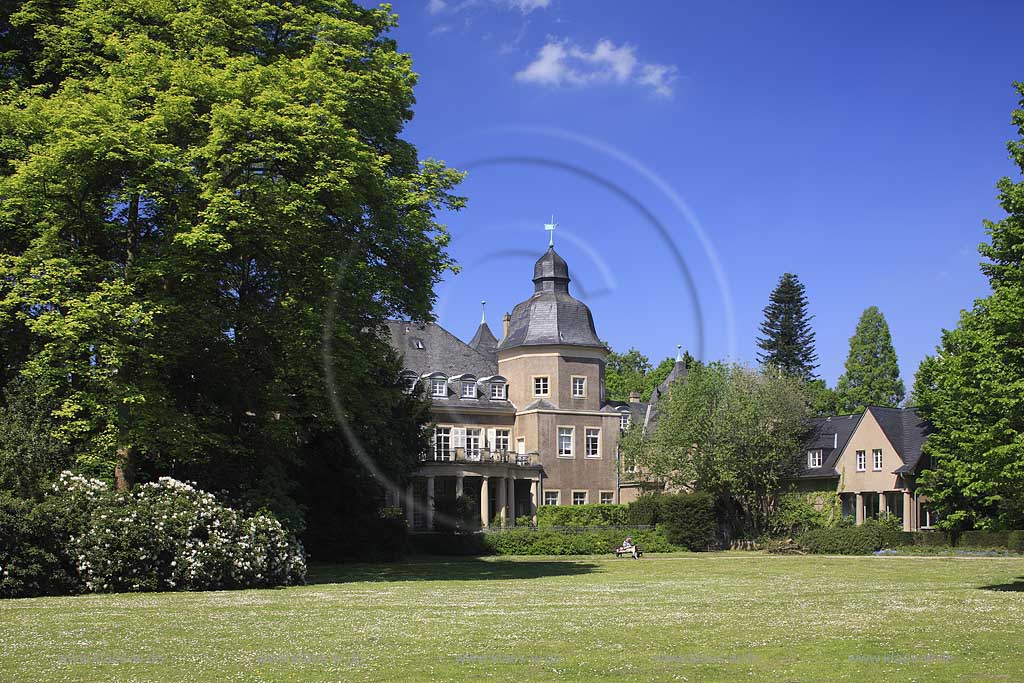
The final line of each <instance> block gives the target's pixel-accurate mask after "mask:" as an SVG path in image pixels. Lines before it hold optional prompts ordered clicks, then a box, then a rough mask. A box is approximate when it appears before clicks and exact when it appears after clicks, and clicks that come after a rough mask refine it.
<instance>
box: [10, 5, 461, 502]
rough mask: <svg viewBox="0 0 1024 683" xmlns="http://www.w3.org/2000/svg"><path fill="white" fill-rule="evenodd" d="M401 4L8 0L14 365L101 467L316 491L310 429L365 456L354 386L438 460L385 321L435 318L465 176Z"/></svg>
mask: <svg viewBox="0 0 1024 683" xmlns="http://www.w3.org/2000/svg"><path fill="white" fill-rule="evenodd" d="M394 23H395V16H394V15H392V14H391V13H390V11H389V10H388V9H387V8H386V7H384V8H380V9H364V8H362V7H359V6H358V5H356V4H355V3H353V2H349V1H348V0H296V1H295V2H291V3H280V2H274V1H271V0H253V1H251V2H240V1H238V0H226V1H224V2H213V3H211V2H205V1H202V0H178V1H176V2H173V3H168V2H160V1H158V0H138V1H137V2H131V3H126V2H114V3H111V2H103V1H101V0H57V1H54V0H18V1H15V2H12V3H7V4H5V5H4V10H3V12H0V74H2V75H3V78H4V81H3V84H2V86H0V197H2V198H3V202H2V205H0V354H2V361H3V366H2V367H0V380H2V381H3V382H4V383H5V384H6V383H9V382H10V381H13V378H14V377H15V376H19V377H21V378H22V380H24V381H26V382H32V383H33V384H32V385H33V386H36V387H42V389H41V391H42V392H43V393H44V394H45V396H44V397H43V398H44V399H45V401H43V402H44V403H47V404H49V403H52V404H53V405H55V406H56V407H55V409H54V410H53V412H52V418H53V422H54V425H55V426H54V429H53V434H54V436H55V437H56V438H57V439H59V441H60V442H61V443H62V444H63V445H64V447H67V448H71V449H73V451H74V452H75V453H76V455H77V462H78V466H79V467H80V468H82V469H87V470H91V471H92V472H94V473H98V474H103V475H107V476H114V475H116V478H117V480H118V481H119V483H120V485H122V486H130V485H131V483H132V480H133V479H134V478H136V477H147V476H152V475H154V474H156V473H163V472H169V471H170V472H175V473H177V474H179V476H180V475H185V476H192V477H194V478H196V479H199V480H200V481H201V482H202V483H203V486H204V488H210V489H214V490H216V489H218V488H221V487H223V488H225V489H228V490H229V491H232V492H234V493H236V494H237V495H239V496H241V497H243V498H244V499H247V500H249V501H250V502H251V503H252V504H253V505H260V504H267V505H270V506H272V507H275V508H277V509H281V508H286V509H287V508H289V506H291V512H292V513H296V514H297V510H298V507H297V506H296V504H295V500H296V498H295V496H294V495H293V493H294V492H293V491H292V490H291V489H290V487H289V481H290V480H291V479H293V478H294V473H295V472H296V471H301V470H302V463H303V457H304V454H306V453H308V450H309V449H310V448H314V447H316V448H318V449H320V450H319V452H320V453H321V454H322V453H323V452H324V449H326V451H327V452H329V453H333V457H336V458H346V457H351V453H350V452H349V447H348V445H346V444H347V443H348V442H347V440H345V439H342V438H341V437H340V436H339V434H340V433H339V431H338V429H339V425H338V423H337V422H336V420H335V417H336V415H335V412H333V408H338V409H339V410H340V414H341V417H343V418H347V420H348V422H349V423H350V424H352V425H354V429H355V432H356V435H357V436H358V437H359V438H361V439H362V440H363V441H364V442H365V443H366V444H369V448H368V450H369V454H370V455H371V456H372V457H375V458H377V459H378V460H379V464H380V465H381V467H382V469H383V471H385V472H389V473H394V474H395V475H396V476H401V474H403V473H405V472H408V471H409V469H410V468H411V467H412V466H413V465H412V463H413V460H414V457H415V451H416V450H417V449H419V448H421V447H422V438H421V436H422V435H421V434H420V433H419V432H420V431H421V430H418V425H419V424H420V421H421V420H422V415H421V414H417V413H416V411H415V410H414V409H412V408H410V410H403V409H402V407H403V406H405V405H407V404H408V403H409V402H412V401H415V400H416V399H415V398H414V397H408V396H406V395H405V394H404V393H403V392H402V391H401V388H400V387H399V386H398V385H397V382H396V381H395V378H396V376H397V370H398V368H397V366H396V363H395V360H394V358H393V355H392V353H391V351H390V348H389V345H388V343H387V340H386V338H385V337H384V335H385V334H386V332H385V328H384V326H383V321H384V320H385V319H386V318H387V317H390V316H408V317H414V318H421V319H422V318H429V317H430V313H431V308H432V305H433V300H434V294H433V285H434V284H435V283H436V282H437V281H438V279H439V277H440V275H441V273H442V272H443V271H444V270H445V269H447V268H449V267H451V265H452V264H451V262H450V260H449V258H448V256H447V255H446V254H445V251H444V246H445V245H446V243H447V233H446V231H445V230H444V227H443V225H441V224H439V223H438V222H437V221H436V214H437V212H438V211H439V210H441V209H444V208H452V209H455V208H458V207H460V206H461V204H462V200H461V199H460V198H458V197H455V196H453V195H452V194H450V191H451V190H452V188H453V187H454V186H455V185H456V184H457V182H458V180H459V178H460V175H459V174H458V173H456V172H454V171H452V170H450V169H447V168H445V167H444V166H443V165H442V164H440V163H435V162H431V161H425V162H421V161H420V160H419V159H418V156H417V151H416V149H415V148H414V147H413V146H412V145H410V144H409V143H408V142H406V141H405V140H403V139H402V138H401V137H400V135H401V132H402V129H403V127H404V125H405V123H406V121H408V120H409V119H410V118H411V116H412V109H411V107H412V104H413V102H414V98H413V85H414V83H415V81H416V76H415V74H414V73H413V72H412V70H411V64H410V60H409V57H408V56H407V55H404V54H401V53H399V52H398V51H397V50H396V46H395V43H394V42H393V41H392V40H391V39H390V38H389V37H388V36H387V32H388V31H389V30H390V28H391V27H392V26H393V25H394ZM328 312H330V315H328ZM328 369H329V370H330V372H325V370H328ZM325 376H331V377H333V378H334V379H335V382H334V383H333V385H331V386H327V385H326V384H325V380H324V378H325ZM332 391H336V395H335V398H337V399H338V400H337V401H335V402H333V404H332V401H331V392H332ZM408 415H415V418H411V419H414V420H415V421H416V422H415V423H414V424H412V426H411V427H410V425H398V426H395V425H394V424H393V420H395V419H398V420H402V419H406V418H405V417H403V416H408ZM385 416H386V417H385ZM395 416H398V417H395ZM381 430H383V432H381ZM293 516H294V515H293Z"/></svg>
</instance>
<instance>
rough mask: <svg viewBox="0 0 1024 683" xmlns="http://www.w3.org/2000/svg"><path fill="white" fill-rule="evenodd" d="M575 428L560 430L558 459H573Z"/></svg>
mask: <svg viewBox="0 0 1024 683" xmlns="http://www.w3.org/2000/svg"><path fill="white" fill-rule="evenodd" d="M574 431H575V428H574V427H559V428H558V457H560V458H571V457H573V456H572V440H573V432H574Z"/></svg>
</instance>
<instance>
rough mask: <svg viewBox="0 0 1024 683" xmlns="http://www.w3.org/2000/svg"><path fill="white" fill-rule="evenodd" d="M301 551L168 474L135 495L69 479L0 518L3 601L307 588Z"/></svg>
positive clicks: (10, 503) (275, 530) (266, 524)
mask: <svg viewBox="0 0 1024 683" xmlns="http://www.w3.org/2000/svg"><path fill="white" fill-rule="evenodd" d="M305 573H306V562H305V556H304V553H303V550H302V546H301V545H300V544H299V543H298V542H297V541H296V540H295V539H294V538H293V537H292V536H291V535H290V534H288V533H287V532H286V531H285V529H284V528H283V527H282V526H281V524H280V523H279V522H278V521H277V520H276V519H274V518H273V517H271V516H270V515H267V514H256V515H253V516H244V515H242V514H240V513H239V512H237V511H235V510H233V509H231V508H228V507H225V506H223V505H221V504H220V503H218V502H217V500H216V499H215V498H214V497H213V496H212V495H211V494H209V493H205V492H203V491H199V490H197V489H195V488H194V487H192V486H191V485H189V484H185V483H182V482H179V481H176V480H174V479H170V478H167V477H164V478H161V479H160V480H159V481H158V482H154V483H148V484H143V485H141V486H137V487H136V488H135V489H134V490H132V491H131V492H127V493H118V492H115V491H112V490H111V489H110V488H109V487H108V486H107V485H106V484H104V483H103V482H101V481H99V480H95V479H87V478H85V477H81V476H77V475H73V474H71V473H70V472H65V473H63V474H62V475H61V477H60V480H59V482H58V483H57V484H56V485H55V487H54V490H53V491H52V492H51V493H50V494H49V495H48V496H47V497H46V498H45V499H44V500H43V501H42V502H35V501H20V502H19V501H14V500H12V499H8V500H6V501H5V503H4V505H3V506H2V516H0V596H3V597H18V596H25V595H41V594H55V593H74V592H81V591H88V592H117V591H156V590H212V589H224V588H248V587H260V586H278V585H288V584H294V583H300V582H302V581H303V580H304V578H305Z"/></svg>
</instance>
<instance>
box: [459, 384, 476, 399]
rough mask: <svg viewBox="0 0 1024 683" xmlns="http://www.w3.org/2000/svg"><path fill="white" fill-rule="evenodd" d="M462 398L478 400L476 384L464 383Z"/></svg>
mask: <svg viewBox="0 0 1024 683" xmlns="http://www.w3.org/2000/svg"><path fill="white" fill-rule="evenodd" d="M462 398H476V382H463V383H462Z"/></svg>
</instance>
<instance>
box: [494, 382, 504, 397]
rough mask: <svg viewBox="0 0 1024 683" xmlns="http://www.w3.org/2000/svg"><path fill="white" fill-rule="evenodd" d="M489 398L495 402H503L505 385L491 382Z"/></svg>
mask: <svg viewBox="0 0 1024 683" xmlns="http://www.w3.org/2000/svg"><path fill="white" fill-rule="evenodd" d="M491 398H492V399H493V400H495V401H504V400H505V383H504V382H491Z"/></svg>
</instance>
